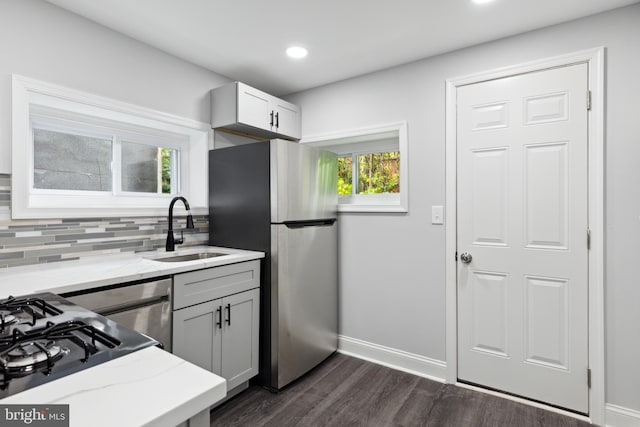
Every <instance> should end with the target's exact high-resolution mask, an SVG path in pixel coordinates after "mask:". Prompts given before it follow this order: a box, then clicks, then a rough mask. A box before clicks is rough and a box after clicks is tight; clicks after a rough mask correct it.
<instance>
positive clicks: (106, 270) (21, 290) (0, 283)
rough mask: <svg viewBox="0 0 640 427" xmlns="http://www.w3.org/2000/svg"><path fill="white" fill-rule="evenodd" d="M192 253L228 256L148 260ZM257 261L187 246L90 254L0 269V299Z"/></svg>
mask: <svg viewBox="0 0 640 427" xmlns="http://www.w3.org/2000/svg"><path fill="white" fill-rule="evenodd" d="M195 252H219V253H225V254H228V255H226V256H219V257H214V258H208V259H203V260H195V261H185V262H159V261H153V260H152V259H150V258H154V257H155V258H157V257H161V256H172V255H184V254H190V253H195ZM260 258H264V253H263V252H255V251H244V250H240V249H230V248H219V247H215V246H190V247H186V248H182V249H178V250H176V251H175V252H165V251H164V250H162V251H157V252H142V253H139V254H134V253H124V254H109V255H94V256H88V257H85V258H81V259H79V260H74V261H65V262H56V263H52V264H36V265H27V266H22V267H11V268H5V269H0V298H6V297H8V296H10V295H13V296H19V295H26V294H32V293H39V292H53V293H56V294H61V293H65V292H73V291H79V290H85V289H91V288H97V287H100V286H107V285H114V284H118V283H125V282H131V281H134V280H142V279H150V278H153V277H159V276H166V275H170V274H176V273H183V272H185V271H192V270H198V269H202V268H209V267H218V266H221V265H226V264H233V263H237V262H243V261H250V260H253V259H260Z"/></svg>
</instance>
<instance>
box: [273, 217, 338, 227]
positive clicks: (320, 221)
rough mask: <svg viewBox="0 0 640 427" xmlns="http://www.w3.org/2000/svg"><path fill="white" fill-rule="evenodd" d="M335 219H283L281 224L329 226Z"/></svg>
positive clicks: (290, 225)
mask: <svg viewBox="0 0 640 427" xmlns="http://www.w3.org/2000/svg"><path fill="white" fill-rule="evenodd" d="M335 222H336V219H335V218H330V219H318V220H311V221H285V222H283V223H282V224H283V225H286V226H287V228H304V227H330V226H332V225H333V224H335Z"/></svg>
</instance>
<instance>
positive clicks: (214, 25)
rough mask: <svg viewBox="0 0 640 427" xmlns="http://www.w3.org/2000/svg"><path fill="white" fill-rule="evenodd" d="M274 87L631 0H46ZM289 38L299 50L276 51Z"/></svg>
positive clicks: (301, 85)
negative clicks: (302, 53) (293, 53)
mask: <svg viewBox="0 0 640 427" xmlns="http://www.w3.org/2000/svg"><path fill="white" fill-rule="evenodd" d="M47 1H48V2H49V3H53V4H55V5H58V6H60V7H62V8H64V9H67V10H70V11H72V12H75V13H77V14H79V15H82V16H84V17H86V18H89V19H91V20H93V21H96V22H98V23H100V24H102V25H104V26H106V27H109V28H112V29H113V30H115V31H118V32H120V33H123V34H126V35H128V36H130V37H132V38H134V39H137V40H140V41H142V42H144V43H147V44H149V45H151V46H155V47H156V48H158V49H161V50H163V51H165V52H168V53H170V54H173V55H175V56H177V57H180V58H183V59H185V60H187V61H190V62H193V63H195V64H198V65H200V66H202V67H205V68H208V69H210V70H212V71H214V72H216V73H219V74H222V75H224V76H227V77H229V78H231V79H234V80H240V81H243V82H245V83H248V84H250V85H252V86H256V87H258V88H260V89H262V90H265V91H268V92H271V93H273V94H275V95H285V94H288V93H292V92H297V91H300V90H304V89H309V88H312V87H315V86H320V85H323V84H326V83H330V82H334V81H338V80H342V79H346V78H349V77H353V76H357V75H360V74H365V73H368V72H372V71H376V70H380V69H384V68H389V67H392V66H395V65H399V64H403V63H407V62H411V61H414V60H417V59H420V58H425V57H428V56H433V55H437V54H440V53H443V52H448V51H452V50H455V49H460V48H463V47H467V46H472V45H475V44H478V43H483V42H487V41H490V40H495V39H498V38H502V37H506V36H510V35H513V34H518V33H522V32H525V31H530V30H533V29H537V28H541V27H545V26H549V25H553V24H557V23H560V22H565V21H569V20H572V19H576V18H579V17H583V16H587V15H591V14H594V13H598V12H601V11H605V10H609V9H614V8H617V7H621V6H625V5H629V4H632V3H636V2H637V1H638V0H496V1H495V2H493V3H489V4H484V5H476V4H473V3H472V2H471V1H470V0H322V1H320V0H47ZM293 44H297V45H301V46H304V47H306V48H308V50H309V56H308V57H307V58H305V59H303V60H293V59H290V58H288V57H286V55H285V53H284V51H285V49H286V48H287V47H288V46H290V45H293Z"/></svg>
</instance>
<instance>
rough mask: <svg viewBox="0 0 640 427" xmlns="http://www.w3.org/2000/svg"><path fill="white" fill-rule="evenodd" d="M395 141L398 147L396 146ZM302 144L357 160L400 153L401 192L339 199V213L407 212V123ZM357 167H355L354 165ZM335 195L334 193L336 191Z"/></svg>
mask: <svg viewBox="0 0 640 427" xmlns="http://www.w3.org/2000/svg"><path fill="white" fill-rule="evenodd" d="M396 138H397V143H396V142H395V140H396ZM300 143H301V144H310V145H312V146H315V147H318V148H322V149H325V150H329V151H332V152H334V153H336V154H337V155H338V156H339V157H343V156H345V155H349V154H350V155H352V156H357V155H359V154H360V155H361V154H368V153H380V152H386V151H399V152H400V192H399V193H385V194H356V193H355V183H356V179H355V174H356V172H355V168H354V170H353V172H352V173H353V174H354V178H353V185H354V193H352V195H351V196H339V197H338V212H400V213H406V212H409V178H408V177H409V167H408V165H409V161H408V141H407V122H406V121H402V122H396V123H390V124H387V125H381V126H373V127H367V128H360V129H352V130H346V131H340V132H334V133H329V134H324V135H316V136H311V137H305V138H303V139H302V140H301V141H300ZM355 164H357V163H354V165H355ZM336 191H337V190H336Z"/></svg>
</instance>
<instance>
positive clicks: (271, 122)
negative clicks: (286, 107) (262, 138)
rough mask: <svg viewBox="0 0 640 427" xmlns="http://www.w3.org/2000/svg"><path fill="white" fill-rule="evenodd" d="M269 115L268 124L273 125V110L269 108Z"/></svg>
mask: <svg viewBox="0 0 640 427" xmlns="http://www.w3.org/2000/svg"><path fill="white" fill-rule="evenodd" d="M269 115H270V116H271V121H270V122H269V126H273V110H271V113H269Z"/></svg>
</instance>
